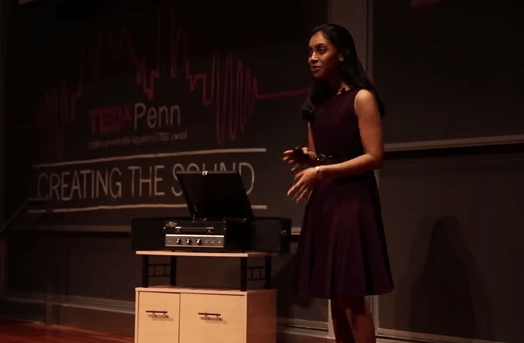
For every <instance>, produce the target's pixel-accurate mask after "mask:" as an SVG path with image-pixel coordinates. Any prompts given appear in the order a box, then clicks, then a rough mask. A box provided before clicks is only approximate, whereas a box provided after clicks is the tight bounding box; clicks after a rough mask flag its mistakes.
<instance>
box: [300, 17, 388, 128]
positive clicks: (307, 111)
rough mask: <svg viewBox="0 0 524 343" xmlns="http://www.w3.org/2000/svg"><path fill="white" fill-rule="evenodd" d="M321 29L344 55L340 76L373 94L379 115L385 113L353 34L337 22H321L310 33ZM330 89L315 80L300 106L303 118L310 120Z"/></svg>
mask: <svg viewBox="0 0 524 343" xmlns="http://www.w3.org/2000/svg"><path fill="white" fill-rule="evenodd" d="M319 31H322V32H323V33H324V35H325V36H326V38H327V39H328V40H329V41H330V42H331V43H332V44H333V45H335V47H336V48H337V50H338V51H339V52H341V53H342V54H343V56H344V63H343V64H342V67H341V69H340V73H341V78H342V80H344V81H345V82H346V83H347V84H348V85H350V86H351V87H357V88H363V89H367V90H368V91H370V92H371V93H373V95H374V96H375V99H376V100H377V104H378V109H379V111H380V115H381V116H384V115H385V114H386V111H385V107H384V103H383V102H382V100H381V99H380V96H379V95H378V92H377V91H376V89H375V87H374V86H373V84H372V83H371V81H370V79H369V78H368V76H367V74H366V72H365V71H364V68H363V67H362V64H361V63H360V60H359V58H358V56H357V50H356V49H355V42H354V40H353V36H351V34H350V33H349V32H348V30H346V29H345V28H344V27H342V26H340V25H337V24H329V23H328V24H322V25H320V26H317V27H315V28H314V29H313V30H312V32H311V34H312V35H313V34H315V33H317V32H319ZM332 96H333V94H332V91H331V89H330V87H329V86H328V85H327V83H326V82H325V81H315V82H314V83H313V87H311V91H310V93H309V96H308V99H307V100H306V102H305V103H304V105H303V107H302V115H303V117H304V118H305V119H307V120H309V121H312V120H313V119H314V118H315V114H316V112H317V110H318V108H319V107H320V106H321V105H322V103H323V102H324V101H325V100H326V99H328V98H330V97H332Z"/></svg>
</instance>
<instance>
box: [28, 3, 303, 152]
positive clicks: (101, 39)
mask: <svg viewBox="0 0 524 343" xmlns="http://www.w3.org/2000/svg"><path fill="white" fill-rule="evenodd" d="M169 8H170V11H169V17H170V20H169V21H170V22H169V31H168V32H169V46H168V51H169V61H168V62H169V63H168V65H169V74H168V75H169V77H170V78H172V79H175V78H178V77H184V78H185V79H186V80H187V82H188V89H189V90H190V91H191V92H195V91H197V90H200V91H201V92H202V105H203V106H214V107H215V111H216V112H215V121H216V141H217V143H218V145H221V144H223V143H224V142H225V140H226V137H227V136H228V137H229V139H231V140H232V141H233V140H235V139H236V138H237V137H238V135H239V134H240V133H242V132H244V131H245V129H246V126H247V122H248V118H249V117H250V116H252V115H253V112H254V106H255V102H256V101H260V100H268V99H276V98H284V97H295V96H300V95H305V94H307V92H308V90H307V89H300V90H291V91H284V92H274V93H265V94H264V93H259V87H258V79H257V77H256V76H254V75H253V73H252V72H251V70H250V69H249V68H247V67H245V65H244V63H243V62H242V61H235V60H234V58H233V55H232V54H228V55H227V56H226V57H225V58H221V57H220V55H219V53H217V52H214V53H213V55H212V59H211V66H210V69H211V70H210V72H208V73H196V74H193V73H192V72H191V60H190V58H189V54H188V51H189V48H188V39H187V34H186V32H185V29H184V28H183V27H182V26H177V25H176V22H175V11H174V8H173V7H172V6H169ZM163 15H164V13H163V11H162V10H159V11H158V17H157V23H156V24H157V27H156V37H155V39H154V46H155V47H154V50H153V51H154V62H153V65H152V67H149V66H148V64H147V63H146V61H145V60H144V59H142V58H140V57H139V56H138V53H137V52H136V46H135V43H134V40H133V38H132V35H131V34H130V32H129V30H128V29H127V28H121V29H119V30H117V33H116V34H115V33H113V31H112V30H111V29H110V28H106V29H104V30H100V31H99V32H98V37H97V38H96V39H95V42H94V44H93V42H91V43H90V44H87V46H86V47H84V49H83V50H82V53H81V58H80V64H79V70H78V77H77V79H76V80H75V82H74V86H72V87H69V86H68V85H67V83H66V81H63V82H62V83H61V84H59V85H58V86H55V87H53V88H52V89H50V90H49V91H48V92H46V93H45V94H43V96H42V97H41V99H40V105H39V107H38V109H37V111H36V123H35V124H36V125H37V127H38V129H39V130H40V131H42V132H41V135H40V140H41V144H40V147H41V149H43V150H42V152H45V153H46V155H48V156H50V157H55V158H60V157H62V156H63V153H64V146H65V143H66V142H65V131H66V130H67V127H68V125H71V124H73V123H74V122H75V119H76V116H77V115H78V113H77V112H76V102H77V101H78V100H79V99H81V98H82V97H83V96H84V86H85V84H86V82H87V80H86V79H89V80H90V81H97V80H98V79H99V78H100V77H101V67H102V65H103V63H105V62H106V60H105V59H104V58H105V57H104V53H105V54H107V53H109V55H110V56H109V57H110V59H112V60H113V61H116V62H128V63H131V65H132V66H133V68H134V69H135V82H136V84H137V85H138V86H140V87H141V89H142V92H143V94H144V95H145V96H146V97H147V99H148V100H151V99H154V98H155V93H156V88H155V86H156V81H157V80H158V79H159V78H160V77H162V70H161V56H162V51H166V50H164V48H165V47H164V46H163V45H162V44H163V42H164V41H165V39H164V40H163V39H162V38H164V37H163V35H162V32H163V31H162V28H163V27H164V25H163V20H162V16H163ZM71 89H73V90H71Z"/></svg>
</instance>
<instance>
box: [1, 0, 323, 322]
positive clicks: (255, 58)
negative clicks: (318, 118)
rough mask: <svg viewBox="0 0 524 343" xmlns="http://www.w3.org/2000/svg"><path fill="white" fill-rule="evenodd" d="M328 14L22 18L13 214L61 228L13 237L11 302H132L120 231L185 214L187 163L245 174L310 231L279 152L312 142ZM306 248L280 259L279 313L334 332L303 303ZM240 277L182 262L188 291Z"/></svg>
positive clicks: (278, 212)
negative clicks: (311, 99)
mask: <svg viewBox="0 0 524 343" xmlns="http://www.w3.org/2000/svg"><path fill="white" fill-rule="evenodd" d="M326 17H327V1H322V0H318V1H317V0H310V1H306V2H304V1H298V0H297V1H286V2H279V1H269V2H267V1H265V2H263V3H259V4H256V3H246V2H243V1H228V2H225V3H224V2H216V1H203V2H202V1H199V2H192V3H191V2H187V1H145V0H144V1H138V0H137V1H83V0H75V1H37V2H35V3H34V4H29V5H24V6H23V7H20V8H18V9H17V10H16V11H14V12H13V14H12V16H11V18H10V20H9V23H8V24H9V40H8V42H9V43H8V44H9V45H8V51H9V54H8V64H9V70H8V73H7V84H8V94H7V95H8V99H9V101H8V102H7V116H6V121H7V125H8V132H7V136H6V140H7V149H6V161H7V168H6V180H8V181H7V182H6V194H5V199H6V210H7V212H8V213H13V212H14V211H15V209H16V208H17V207H18V206H19V205H20V204H21V203H22V202H23V200H24V199H26V198H27V197H41V198H45V199H46V200H48V201H47V203H46V204H45V205H43V206H40V207H39V206H38V205H37V206H31V207H30V208H29V209H28V211H24V214H23V215H22V216H21V218H19V219H18V220H17V221H16V223H15V224H16V225H15V227H14V229H15V230H19V229H21V228H24V229H27V228H28V226H29V228H31V229H37V230H44V231H45V230H47V229H52V230H58V231H59V232H55V233H52V234H50V235H48V234H46V233H34V232H25V231H24V232H21V231H16V232H17V233H16V234H13V235H11V236H10V237H9V255H8V257H9V273H8V280H9V283H8V293H9V294H18V293H20V292H21V293H20V294H22V296H26V295H28V294H44V293H46V292H48V291H52V292H53V293H55V294H58V295H62V296H71V297H86V298H93V299H102V300H116V301H124V302H130V301H133V300H134V288H135V287H136V286H139V285H140V275H141V274H140V272H141V271H140V259H139V258H137V256H135V255H134V253H133V251H132V250H131V245H130V240H129V237H128V236H127V235H126V234H125V233H121V234H114V235H113V234H111V232H115V231H127V230H128V229H129V224H130V220H131V218H133V217H137V216H178V215H182V214H184V215H185V214H186V213H187V211H186V209H185V208H184V201H183V199H182V197H181V194H180V193H179V191H180V188H179V185H178V183H177V181H176V179H175V178H174V177H173V169H175V170H180V169H186V170H187V169H189V170H196V169H199V170H203V169H207V170H215V169H217V170H222V169H227V170H231V169H234V170H239V171H240V172H241V174H242V177H243V180H244V182H245V186H246V190H247V192H248V195H249V198H250V200H251V202H252V204H253V205H258V207H257V208H256V209H255V214H256V215H259V216H272V215H274V216H286V217H292V219H293V226H300V223H301V216H302V210H303V208H302V206H297V205H295V204H294V203H293V202H291V201H289V200H288V199H287V198H286V197H285V191H286V189H287V187H288V186H289V183H290V181H291V179H290V174H289V169H288V167H287V166H285V165H284V164H283V163H282V162H281V157H282V156H281V153H282V151H283V150H284V149H288V148H290V147H293V146H295V145H297V144H301V143H304V142H305V140H306V131H305V123H304V121H303V120H302V119H301V116H300V106H301V104H302V101H303V100H304V97H305V90H306V88H307V87H308V86H309V79H308V72H307V68H306V59H307V39H308V35H309V34H308V30H309V29H310V28H311V27H312V26H314V25H316V24H318V23H320V22H323V21H325V19H326ZM144 106H146V107H147V109H146V113H145V114H144V113H143V109H144ZM155 106H156V108H157V117H156V122H155V117H154V110H151V111H152V112H151V114H150V118H149V121H148V112H147V111H150V110H149V108H152V107H155ZM163 106H165V108H166V109H167V114H166V113H165V112H162V111H163ZM135 111H137V112H135ZM159 118H162V122H160V121H159ZM135 119H136V122H135ZM171 119H172V121H171ZM166 120H167V121H166ZM179 120H180V122H179ZM135 123H136V125H135ZM140 137H141V138H143V139H146V138H147V139H150V140H151V141H148V142H139V141H137V139H139V138H140ZM167 137H169V139H167ZM164 139H166V140H164ZM252 148H255V149H256V150H246V149H252ZM232 149H233V150H234V151H237V152H232V151H233V150H232ZM194 151H199V153H193V152H194ZM238 151H240V152H238ZM253 151H254V152H253ZM211 152H212V153H211ZM155 166H156V173H157V174H156V180H155V178H154V176H152V175H151V173H154V172H155ZM150 168H151V169H150ZM106 177H107V179H106ZM93 178H94V179H93ZM160 179H161V180H160ZM39 180H40V182H39ZM120 187H121V188H120ZM162 193H163V194H162ZM48 209H51V210H52V212H51V213H50V214H43V213H42V211H43V210H48ZM78 230H81V231H83V232H82V233H71V231H73V232H74V231H78ZM66 231H67V232H68V233H64V232H66ZM101 232H102V233H101ZM104 232H105V233H104ZM295 249H296V245H295V244H293V247H292V253H291V254H289V255H286V256H282V257H279V258H277V259H275V261H274V265H273V274H274V275H273V277H274V280H275V285H276V287H277V288H278V290H279V300H278V314H279V316H280V317H283V318H288V319H291V320H293V319H298V320H306V321H315V322H321V323H326V322H327V302H326V301H324V300H322V301H317V300H307V301H304V300H299V299H293V298H290V297H289V294H288V290H289V282H290V280H291V274H290V272H291V268H292V265H293V258H294V251H295ZM195 271H198V272H195ZM210 274H216V275H215V276H214V277H212V278H209V275H210ZM237 274H238V266H237V265H236V261H229V260H228V261H224V260H207V259H187V260H184V259H182V260H181V261H179V275H180V279H179V280H180V282H181V283H186V284H187V285H190V284H192V285H194V284H200V285H209V284H216V283H217V282H218V283H219V284H220V285H222V286H224V285H225V286H228V285H229V286H230V285H233V286H236V284H237V283H236V281H235V280H237V278H238V277H239V276H238V275H237ZM224 275H225V276H227V277H225V278H221V276H224ZM159 281H162V280H159ZM163 281H164V282H165V281H166V280H163ZM100 318H103V317H100ZM73 322H74V321H73ZM95 327H96V325H95ZM101 327H102V326H101Z"/></svg>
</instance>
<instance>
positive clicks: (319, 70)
mask: <svg viewBox="0 0 524 343" xmlns="http://www.w3.org/2000/svg"><path fill="white" fill-rule="evenodd" d="M341 59H342V54H340V52H338V50H337V48H336V47H335V45H333V43H331V42H330V41H329V40H328V39H327V38H326V37H325V36H324V33H323V32H322V31H318V32H317V33H315V34H314V35H313V36H311V39H310V40H309V58H308V64H309V68H310V70H311V73H312V74H313V78H315V79H319V80H320V79H324V80H325V79H329V78H332V77H334V76H335V75H337V73H338V68H339V64H340V61H341Z"/></svg>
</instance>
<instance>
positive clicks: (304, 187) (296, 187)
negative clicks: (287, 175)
mask: <svg viewBox="0 0 524 343" xmlns="http://www.w3.org/2000/svg"><path fill="white" fill-rule="evenodd" d="M319 181H320V176H319V175H318V173H317V171H316V170H315V168H308V169H305V170H302V171H301V172H299V173H297V174H296V175H295V180H294V184H293V186H291V188H290V189H289V190H288V192H287V195H288V196H289V197H290V198H291V199H293V200H294V201H295V202H297V203H298V202H299V201H302V200H305V199H308V198H309V196H310V195H311V192H312V190H313V187H314V186H315V185H316V184H317V183H318V182H319Z"/></svg>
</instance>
